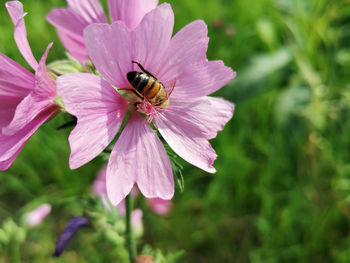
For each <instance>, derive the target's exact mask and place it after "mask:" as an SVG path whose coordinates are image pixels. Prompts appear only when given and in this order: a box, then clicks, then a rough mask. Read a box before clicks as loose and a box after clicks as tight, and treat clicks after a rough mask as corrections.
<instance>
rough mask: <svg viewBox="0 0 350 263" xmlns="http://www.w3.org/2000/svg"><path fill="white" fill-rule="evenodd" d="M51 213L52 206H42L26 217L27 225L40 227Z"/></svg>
mask: <svg viewBox="0 0 350 263" xmlns="http://www.w3.org/2000/svg"><path fill="white" fill-rule="evenodd" d="M50 213H51V205H49V204H42V205H40V206H38V207H37V208H35V209H34V210H33V211H31V212H29V213H28V214H27V215H26V217H25V220H26V223H27V224H28V225H29V226H37V225H39V224H40V223H41V222H42V221H43V220H44V219H45V217H47V216H48V215H49V214H50Z"/></svg>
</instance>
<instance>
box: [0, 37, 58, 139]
mask: <svg viewBox="0 0 350 263" xmlns="http://www.w3.org/2000/svg"><path fill="white" fill-rule="evenodd" d="M51 46H52V43H51V44H49V45H48V47H47V49H46V51H45V53H44V55H43V57H42V58H41V60H40V63H39V66H38V69H37V72H36V74H35V86H34V89H33V90H32V91H31V93H30V94H29V95H28V96H27V97H25V98H24V99H23V100H22V101H21V102H20V103H19V105H18V106H17V108H16V112H15V115H14V117H13V120H12V121H11V123H10V124H9V125H8V126H7V127H5V128H3V129H2V132H3V134H5V135H13V134H15V133H16V132H17V131H19V130H21V129H23V127H24V126H26V125H28V124H29V123H30V122H31V121H32V120H33V119H34V118H35V117H36V116H37V115H38V114H39V113H40V112H42V111H45V110H46V109H48V108H49V107H51V106H52V105H53V102H52V101H51V100H52V99H53V98H55V97H56V86H55V83H54V82H53V80H52V79H51V78H50V77H49V75H48V73H47V70H46V65H45V63H46V58H47V54H48V52H49V50H50V48H51Z"/></svg>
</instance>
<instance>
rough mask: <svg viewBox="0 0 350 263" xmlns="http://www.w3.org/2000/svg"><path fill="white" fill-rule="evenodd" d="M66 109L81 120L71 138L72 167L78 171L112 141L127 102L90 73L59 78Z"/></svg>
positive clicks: (58, 81) (59, 89)
mask: <svg viewBox="0 0 350 263" xmlns="http://www.w3.org/2000/svg"><path fill="white" fill-rule="evenodd" d="M57 90H58V93H59V95H60V96H62V99H63V102H64V104H65V107H66V110H67V111H68V112H69V113H70V114H73V115H74V116H76V117H77V118H78V124H77V126H76V127H75V128H74V130H73V131H72V133H71V134H70V136H69V143H70V147H71V156H70V160H69V163H70V167H71V169H75V168H78V167H80V166H82V165H83V164H85V163H87V162H89V161H90V160H92V159H93V158H95V157H96V156H97V155H98V154H100V153H101V152H102V151H103V150H104V149H105V148H106V147H107V146H108V144H109V143H110V142H111V141H112V140H113V138H114V137H115V135H116V133H117V132H118V130H119V127H120V125H121V123H122V121H123V119H124V115H125V111H126V107H127V101H126V100H125V99H123V98H122V97H121V96H120V95H119V94H118V93H117V91H116V90H114V89H113V88H112V87H111V86H110V85H109V84H108V83H107V82H106V81H104V80H102V79H101V78H99V77H97V76H95V75H92V74H87V73H74V74H66V75H63V76H61V77H59V78H57Z"/></svg>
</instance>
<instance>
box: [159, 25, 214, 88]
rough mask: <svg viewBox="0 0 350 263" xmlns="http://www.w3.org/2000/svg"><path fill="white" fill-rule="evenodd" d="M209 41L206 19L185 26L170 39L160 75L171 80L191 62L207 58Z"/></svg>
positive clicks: (167, 80)
mask: <svg viewBox="0 0 350 263" xmlns="http://www.w3.org/2000/svg"><path fill="white" fill-rule="evenodd" d="M208 42H209V38H208V28H207V25H206V24H205V23H204V21H202V20H197V21H194V22H192V23H190V24H188V25H186V26H185V27H183V28H182V29H181V30H180V31H179V32H177V33H176V35H175V36H174V37H173V38H172V39H171V41H170V44H169V47H168V49H167V57H166V59H164V60H163V61H164V63H165V64H164V65H163V66H162V68H161V70H160V72H159V73H158V77H159V78H160V79H162V80H163V81H164V82H169V81H171V80H173V79H175V78H177V77H178V76H179V74H180V73H181V72H183V71H184V70H187V69H188V67H189V66H190V65H191V64H194V63H198V62H202V61H203V60H205V59H206V52H207V48H208Z"/></svg>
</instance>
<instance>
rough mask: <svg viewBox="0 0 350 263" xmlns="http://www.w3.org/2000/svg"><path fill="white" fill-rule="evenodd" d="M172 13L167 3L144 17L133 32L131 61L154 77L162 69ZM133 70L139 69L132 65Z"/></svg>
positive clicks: (172, 19) (172, 25)
mask: <svg viewBox="0 0 350 263" xmlns="http://www.w3.org/2000/svg"><path fill="white" fill-rule="evenodd" d="M173 27H174V12H173V10H172V8H171V6H170V5H169V4H167V3H164V4H161V5H159V6H158V7H157V8H155V9H153V10H152V11H150V12H149V13H147V14H146V15H145V17H144V18H143V20H142V21H141V23H140V25H139V26H138V27H137V28H135V30H134V31H133V41H132V43H133V60H134V61H137V62H139V63H141V64H142V65H143V67H144V68H145V69H147V70H148V71H150V72H151V73H152V74H154V75H155V76H158V75H159V74H158V72H159V71H160V70H161V69H162V63H161V62H163V61H164V56H165V55H166V50H167V47H168V45H169V43H170V39H171V36H172V33H173ZM134 69H136V70H138V71H140V69H139V68H138V67H137V66H136V65H134Z"/></svg>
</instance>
